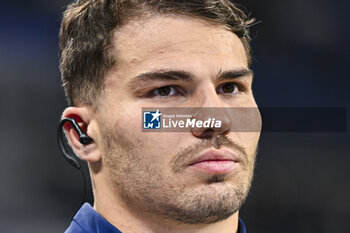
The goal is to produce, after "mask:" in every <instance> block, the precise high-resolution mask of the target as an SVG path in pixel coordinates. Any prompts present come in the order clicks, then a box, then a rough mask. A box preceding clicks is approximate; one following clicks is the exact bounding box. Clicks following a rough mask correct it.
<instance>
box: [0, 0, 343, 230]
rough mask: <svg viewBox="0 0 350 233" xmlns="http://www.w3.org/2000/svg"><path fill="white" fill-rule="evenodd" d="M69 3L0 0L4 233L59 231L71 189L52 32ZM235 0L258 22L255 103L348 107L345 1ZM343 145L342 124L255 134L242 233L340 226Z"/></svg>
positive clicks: (72, 197) (74, 179)
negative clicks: (334, 128)
mask: <svg viewBox="0 0 350 233" xmlns="http://www.w3.org/2000/svg"><path fill="white" fill-rule="evenodd" d="M69 2H70V1H68V0H60V1H59V0H55V1H54V0H50V1H44V0H26V1H24V0H13V1H1V2H0V3H1V4H0V78H1V79H0V80H1V82H0V107H1V108H0V129H1V133H0V155H1V164H0V182H1V188H0V226H1V230H0V231H1V232H4V233H22V232H26V233H47V232H52V233H55V232H57V233H59V232H64V230H65V229H66V227H67V226H68V225H69V223H70V219H71V216H72V215H73V214H74V212H75V210H76V208H77V207H78V205H79V203H80V200H81V197H82V194H83V185H82V179H81V176H80V174H79V172H77V171H76V170H75V169H73V168H72V167H71V166H69V165H68V163H66V161H64V159H63V158H62V157H61V155H60V152H59V150H58V147H57V144H56V126H57V123H58V120H59V118H60V114H61V112H62V111H63V109H64V108H65V107H66V101H65V97H64V93H63V89H62V88H61V87H60V86H61V83H60V74H59V70H58V57H57V54H58V51H57V50H58V30H59V25H60V20H61V14H62V12H63V10H64V8H65V6H66V5H67V4H68V3H69ZM239 3H241V4H242V5H244V6H245V7H246V9H247V10H248V11H250V12H252V15H253V16H254V17H256V18H257V20H258V21H261V23H260V24H258V25H256V26H254V27H253V28H252V37H253V38H254V40H253V42H252V46H253V50H254V65H253V69H254V71H255V73H256V79H255V83H254V91H255V96H256V99H257V101H258V104H259V105H260V106H272V107H346V108H347V109H348V111H349V105H350V103H349V100H350V93H349V85H350V76H349V66H350V59H349V52H350V51H349V46H348V43H349V41H350V35H349V22H350V16H349V14H348V9H350V4H349V3H350V2H349V1H345V0H343V1H342V0H332V1H331V0H317V1H316V0H293V1H277V0H274V1H272V0H265V1H253V0H249V1H240V2H239ZM348 122H349V117H348ZM349 144H350V135H349V128H348V129H347V132H345V133H263V134H262V137H261V142H260V151H259V155H258V161H257V169H256V176H255V179H254V183H253V188H252V191H251V193H250V195H249V197H248V200H247V202H246V203H245V205H244V206H243V208H242V210H241V217H242V219H243V220H244V222H245V224H246V225H247V228H248V232H255V233H267V232H269V233H299V232H303V233H314V232H315V233H316V232H317V233H333V232H338V233H348V232H350V221H349V220H350V201H349V197H350V185H349V179H350V171H349V170H350V169H349V168H350V166H349V162H350V145H349ZM89 195H90V196H89V200H90V201H92V198H91V193H89Z"/></svg>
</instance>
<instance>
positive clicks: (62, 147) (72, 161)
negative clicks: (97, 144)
mask: <svg viewBox="0 0 350 233" xmlns="http://www.w3.org/2000/svg"><path fill="white" fill-rule="evenodd" d="M72 121H74V119H72V118H64V119H62V120H61V121H60V123H59V125H58V128H57V143H58V147H59V149H60V151H61V153H62V156H63V157H64V158H65V159H66V160H67V161H68V162H69V164H71V165H72V166H73V167H75V168H76V169H78V170H79V171H80V173H81V175H82V178H83V189H84V190H83V199H82V201H81V203H80V205H79V206H78V208H77V210H76V211H75V212H74V214H73V216H72V219H73V218H74V216H75V215H76V213H77V212H78V211H79V209H80V208H81V206H82V205H83V204H84V203H85V202H86V194H87V185H86V182H87V181H86V175H85V173H84V171H83V169H82V166H81V164H80V163H79V161H77V160H76V159H75V158H74V157H73V156H71V155H69V154H68V152H67V150H66V147H65V145H64V142H63V133H62V127H63V126H64V124H65V123H67V122H69V123H71V124H72V125H73V123H72Z"/></svg>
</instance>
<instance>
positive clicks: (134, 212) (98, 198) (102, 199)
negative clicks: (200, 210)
mask: <svg viewBox="0 0 350 233" xmlns="http://www.w3.org/2000/svg"><path fill="white" fill-rule="evenodd" d="M100 184H101V183H100ZM108 187H109V186H107V185H99V187H98V191H97V189H95V190H94V196H95V203H94V209H95V210H96V211H97V212H98V213H99V214H100V215H101V216H102V217H104V218H105V219H106V220H107V221H108V222H110V223H111V224H112V225H114V226H115V227H116V228H118V229H119V230H120V231H122V232H125V233H158V232H162V233H180V232H181V233H190V232H191V233H213V232H220V233H233V232H237V229H238V211H237V212H236V213H235V214H233V215H232V216H230V217H229V218H228V219H226V220H224V221H220V222H217V223H211V224H182V223H179V222H175V221H171V220H167V219H162V218H161V217H159V216H155V215H153V214H149V213H145V212H143V211H141V210H140V209H135V208H134V207H131V205H128V204H127V203H125V201H124V200H123V199H122V198H121V197H120V196H118V195H117V194H116V193H114V192H112V191H111V189H110V188H108Z"/></svg>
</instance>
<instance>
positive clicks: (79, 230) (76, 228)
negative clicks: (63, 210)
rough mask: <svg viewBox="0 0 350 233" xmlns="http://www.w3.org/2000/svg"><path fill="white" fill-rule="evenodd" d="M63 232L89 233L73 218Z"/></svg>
mask: <svg viewBox="0 0 350 233" xmlns="http://www.w3.org/2000/svg"><path fill="white" fill-rule="evenodd" d="M64 233H90V231H86V230H84V229H83V227H82V226H81V225H80V224H79V223H78V222H76V221H75V220H74V219H73V220H72V222H71V224H70V225H69V227H68V228H67V230H66V231H65V232H64Z"/></svg>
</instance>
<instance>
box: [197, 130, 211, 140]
mask: <svg viewBox="0 0 350 233" xmlns="http://www.w3.org/2000/svg"><path fill="white" fill-rule="evenodd" d="M193 134H194V135H195V136H196V137H198V138H202V139H211V138H213V137H214V136H215V131H214V130H213V129H206V130H199V129H197V130H194V132H193Z"/></svg>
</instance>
